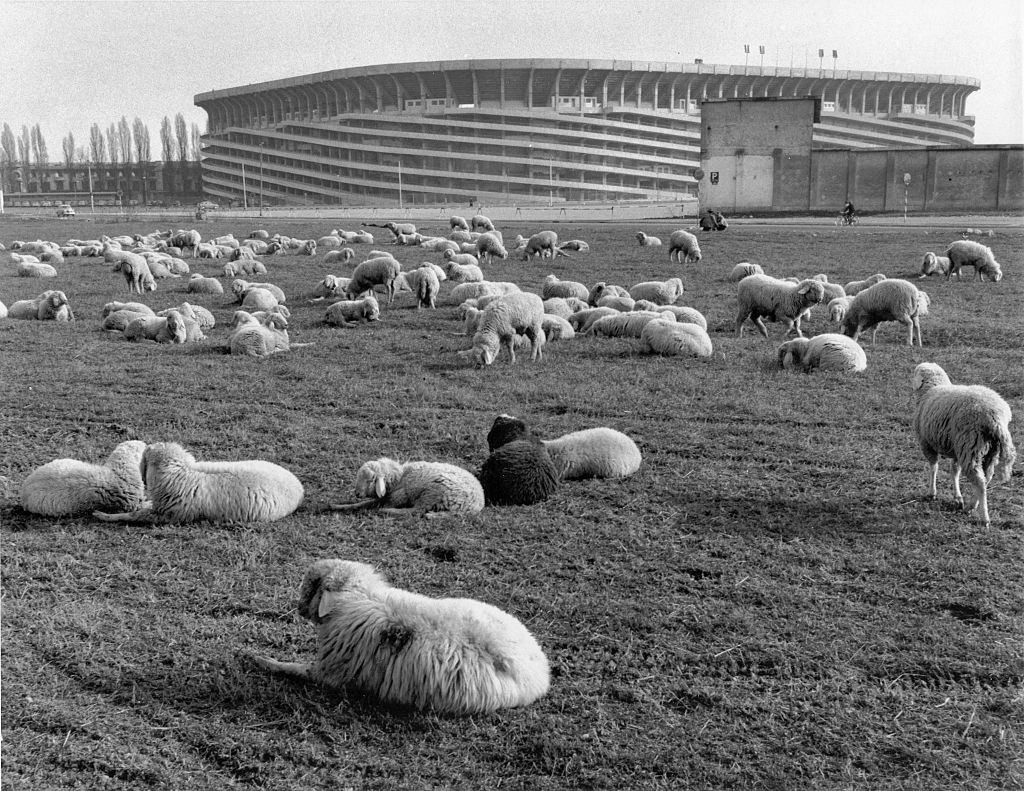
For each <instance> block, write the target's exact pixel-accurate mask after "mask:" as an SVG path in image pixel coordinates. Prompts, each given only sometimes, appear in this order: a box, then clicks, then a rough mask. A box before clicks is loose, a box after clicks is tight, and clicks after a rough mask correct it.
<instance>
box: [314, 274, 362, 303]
mask: <svg viewBox="0 0 1024 791" xmlns="http://www.w3.org/2000/svg"><path fill="white" fill-rule="evenodd" d="M351 281H352V278H350V277H338V276H337V275H324V279H323V280H321V281H320V282H319V283H317V284H316V288H314V289H313V291H312V293H311V294H310V295H309V298H310V301H312V302H318V301H320V300H322V299H325V298H327V297H337V296H339V295H341V294H344V293H345V289H346V288H347V287H348V284H349V283H350V282H351Z"/></svg>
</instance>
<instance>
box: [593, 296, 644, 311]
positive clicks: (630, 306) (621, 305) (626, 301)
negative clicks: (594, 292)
mask: <svg viewBox="0 0 1024 791" xmlns="http://www.w3.org/2000/svg"><path fill="white" fill-rule="evenodd" d="M597 306H598V307H599V308H612V309H614V310H617V311H619V312H620V313H624V312H627V311H631V310H635V309H636V300H635V299H633V298H632V297H615V296H612V295H611V294H609V295H608V296H606V297H601V298H600V299H599V300H598V301H597Z"/></svg>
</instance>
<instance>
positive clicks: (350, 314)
mask: <svg viewBox="0 0 1024 791" xmlns="http://www.w3.org/2000/svg"><path fill="white" fill-rule="evenodd" d="M379 320H380V303H378V302H377V298H376V297H375V296H373V295H372V294H367V295H366V296H365V297H361V298H360V299H343V300H339V301H338V302H335V303H333V304H332V305H331V306H330V307H328V308H327V313H326V314H324V323H325V324H330V325H332V326H334V327H355V326H356V325H357V324H359V323H360V322H364V321H379Z"/></svg>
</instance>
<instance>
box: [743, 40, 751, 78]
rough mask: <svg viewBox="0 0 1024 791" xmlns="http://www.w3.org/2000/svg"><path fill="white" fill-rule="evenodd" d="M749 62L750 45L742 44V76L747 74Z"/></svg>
mask: <svg viewBox="0 0 1024 791" xmlns="http://www.w3.org/2000/svg"><path fill="white" fill-rule="evenodd" d="M749 60H750V45H749V44H744V45H743V73H744V74H746V73H747V63H748V62H749Z"/></svg>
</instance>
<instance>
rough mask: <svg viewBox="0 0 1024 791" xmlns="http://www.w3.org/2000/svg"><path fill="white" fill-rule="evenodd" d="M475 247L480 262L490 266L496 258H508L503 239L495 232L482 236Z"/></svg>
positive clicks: (474, 244) (475, 243)
mask: <svg viewBox="0 0 1024 791" xmlns="http://www.w3.org/2000/svg"><path fill="white" fill-rule="evenodd" d="M474 219H476V218H474ZM473 247H474V249H475V251H476V257H477V258H478V259H479V260H480V261H486V263H488V264H490V263H492V262H493V260H494V259H495V258H501V259H506V258H508V250H506V249H505V245H504V243H503V242H502V240H501V237H500V236H499V235H498V234H497V233H496V232H495V231H488V232H487V233H484V234H481V235H480V237H479V238H477V240H476V242H474V243H473Z"/></svg>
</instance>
